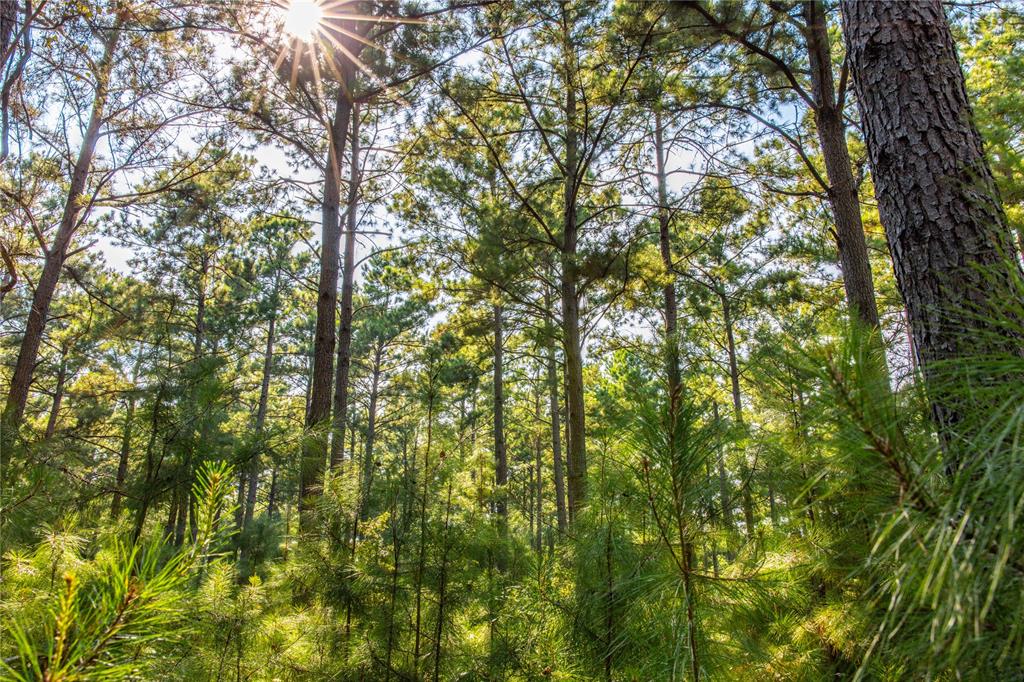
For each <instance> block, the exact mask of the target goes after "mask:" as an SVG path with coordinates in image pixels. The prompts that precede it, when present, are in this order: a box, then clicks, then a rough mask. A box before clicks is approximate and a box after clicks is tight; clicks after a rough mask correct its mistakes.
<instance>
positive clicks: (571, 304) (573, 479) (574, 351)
mask: <svg viewBox="0 0 1024 682" xmlns="http://www.w3.org/2000/svg"><path fill="white" fill-rule="evenodd" d="M570 11H571V9H570V8H569V7H568V5H566V4H565V3H563V5H562V22H563V45H562V52H563V55H564V57H565V59H564V61H565V64H564V74H563V86H564V88H565V163H564V169H565V170H564V173H565V186H564V190H563V192H564V197H563V206H562V226H563V235H562V252H561V267H562V343H563V345H564V350H565V391H566V396H565V398H566V407H567V410H566V415H565V419H566V422H567V424H566V426H567V429H568V438H567V439H566V441H567V442H566V450H567V457H568V463H569V509H568V512H569V521H570V522H571V521H573V520H574V519H575V518H576V513H577V512H578V511H579V510H580V509H581V508H582V507H583V506H584V505H585V504H586V498H587V450H586V431H585V426H586V424H585V421H586V416H585V404H584V400H583V347H582V343H581V339H580V310H579V305H580V301H579V295H578V293H577V287H578V278H579V274H578V272H577V266H576V255H577V254H576V250H577V246H578V241H579V224H578V215H577V205H576V201H577V196H578V194H579V187H578V179H579V177H578V176H579V173H580V166H581V162H580V154H579V132H578V125H577V112H576V108H577V105H576V82H575V81H576V65H575V47H573V45H572V43H571V41H570V35H569V34H570V26H571V24H572V19H571V17H570V16H569V12H570Z"/></svg>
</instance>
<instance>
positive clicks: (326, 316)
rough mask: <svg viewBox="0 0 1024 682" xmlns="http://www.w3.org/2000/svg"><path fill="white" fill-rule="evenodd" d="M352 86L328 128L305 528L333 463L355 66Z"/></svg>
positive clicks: (303, 490)
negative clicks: (343, 206) (345, 163)
mask: <svg viewBox="0 0 1024 682" xmlns="http://www.w3.org/2000/svg"><path fill="white" fill-rule="evenodd" d="M345 68H346V83H345V84H344V85H343V86H342V87H339V88H338V95H337V99H336V100H335V109H334V120H333V121H332V122H331V126H330V129H329V130H328V136H327V137H328V145H327V149H328V151H327V168H326V172H325V174H324V194H323V200H322V202H321V206H320V209H321V210H320V213H321V218H320V220H321V232H320V235H321V236H320V281H319V284H318V285H317V302H316V332H315V337H314V339H313V376H312V382H311V385H310V394H309V409H308V410H307V411H306V423H305V427H306V434H305V437H304V438H303V444H302V467H301V471H300V477H299V526H300V527H301V528H302V529H303V530H308V529H309V528H310V521H311V520H312V518H311V516H310V508H311V506H312V501H313V497H314V496H315V495H317V494H318V493H319V491H318V490H317V488H318V487H319V486H320V484H321V482H322V479H323V469H324V464H325V461H326V459H327V437H328V429H327V426H328V425H329V423H330V416H331V383H332V379H333V375H334V340H335V336H334V329H335V309H336V308H337V300H338V250H339V248H340V244H339V241H340V238H341V226H340V224H339V222H338V221H339V215H338V212H339V206H340V202H341V187H340V182H341V160H342V158H343V157H344V156H345V140H346V134H347V132H348V128H349V119H350V118H351V116H352V102H351V100H350V99H349V97H350V93H351V88H352V81H353V79H352V76H351V71H352V68H353V67H352V66H351V65H350V64H346V65H345Z"/></svg>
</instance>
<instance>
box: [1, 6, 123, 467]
mask: <svg viewBox="0 0 1024 682" xmlns="http://www.w3.org/2000/svg"><path fill="white" fill-rule="evenodd" d="M122 24H123V18H122V17H121V16H118V18H117V20H116V22H115V24H114V26H113V27H112V28H111V29H110V35H109V36H108V37H107V40H106V42H105V43H104V46H103V57H102V58H101V59H100V61H99V63H98V65H97V71H96V92H95V93H94V94H93V99H92V112H91V113H90V115H89V123H88V125H87V126H86V129H85V134H84V135H83V137H82V145H81V147H80V148H79V151H78V159H77V160H76V161H75V167H74V170H73V171H72V173H71V183H70V186H69V187H68V193H67V198H66V199H65V201H64V212H63V214H62V215H61V219H60V225H59V226H58V227H57V234H56V236H55V237H54V240H53V243H52V244H51V245H50V248H49V249H46V253H45V254H44V260H43V270H42V272H41V273H40V275H39V279H38V280H37V281H36V287H35V291H34V292H33V294H32V307H31V308H30V309H29V311H28V320H27V322H26V324H25V335H24V336H23V337H22V339H21V348H20V349H19V351H18V360H17V362H16V363H15V365H14V374H13V375H12V376H11V386H10V390H9V391H8V394H7V403H6V405H5V406H4V413H3V416H2V420H0V451H4V452H6V451H7V449H8V448H7V447H4V446H6V445H9V444H10V443H13V442H14V436H15V434H16V433H17V430H18V428H19V427H20V426H21V420H22V417H23V416H24V414H25V403H26V402H27V401H28V390H29V386H30V385H31V384H32V374H33V372H34V371H35V367H36V358H37V356H38V355H39V346H40V344H41V343H42V341H43V330H44V329H45V328H46V317H47V315H48V314H49V312H50V303H51V302H52V301H53V295H54V292H56V290H57V283H58V281H59V280H60V273H61V270H62V269H63V268H64V260H65V259H66V258H67V255H68V248H69V247H70V246H71V240H72V238H73V237H74V236H75V233H76V232H77V231H78V227H79V226H80V225H81V218H82V210H83V205H84V202H83V201H82V200H83V199H84V194H85V189H86V185H87V183H88V180H89V173H90V171H91V169H92V160H93V157H94V156H95V154H96V145H97V143H98V142H99V139H100V128H101V127H102V126H103V120H104V116H105V114H104V111H105V109H106V106H107V97H108V96H109V93H110V89H109V79H110V72H111V70H112V69H113V65H114V53H115V52H116V51H117V45H118V42H119V40H120V38H121V33H122V31H121V26H122Z"/></svg>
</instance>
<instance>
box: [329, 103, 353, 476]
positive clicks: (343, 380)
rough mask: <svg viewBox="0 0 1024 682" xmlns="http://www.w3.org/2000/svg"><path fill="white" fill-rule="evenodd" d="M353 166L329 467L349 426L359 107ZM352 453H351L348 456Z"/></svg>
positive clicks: (337, 462)
mask: <svg viewBox="0 0 1024 682" xmlns="http://www.w3.org/2000/svg"><path fill="white" fill-rule="evenodd" d="M350 155H351V157H352V166H351V171H350V174H349V180H348V208H347V209H346V212H345V260H344V264H343V266H342V276H341V321H340V323H339V325H338V373H337V377H336V379H335V383H334V429H333V436H332V438H331V467H332V468H337V467H338V466H340V465H341V460H342V456H343V450H344V448H343V447H342V444H343V442H344V438H345V429H346V428H347V427H348V388H349V386H348V383H349V372H350V370H351V366H352V294H353V290H354V289H355V272H356V227H357V225H358V222H359V221H358V217H359V216H358V208H359V207H358V202H359V106H358V105H354V106H353V107H352V139H351V151H350ZM354 456H355V453H354V452H350V453H349V457H350V458H351V457H354Z"/></svg>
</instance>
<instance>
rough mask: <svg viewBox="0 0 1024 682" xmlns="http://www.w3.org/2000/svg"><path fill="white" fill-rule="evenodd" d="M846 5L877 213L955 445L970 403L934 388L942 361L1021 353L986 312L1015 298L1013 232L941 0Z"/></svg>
mask: <svg viewBox="0 0 1024 682" xmlns="http://www.w3.org/2000/svg"><path fill="white" fill-rule="evenodd" d="M841 7H842V12H843V22H844V28H845V35H846V46H847V54H848V55H849V59H850V65H851V72H852V75H853V81H854V84H855V86H856V91H857V98H858V102H859V105H860V110H861V119H862V122H863V126H864V131H865V138H866V141H867V147H868V153H869V158H870V161H871V169H872V172H873V176H874V182H875V194H876V196H877V198H878V208H879V213H880V215H881V219H882V223H883V225H885V230H886V234H887V236H888V239H889V251H890V253H891V255H892V261H893V265H894V266H895V270H896V280H897V283H898V285H899V289H900V293H901V294H902V295H903V299H904V301H905V303H906V306H907V310H908V313H909V317H910V323H911V327H912V329H913V338H914V345H915V347H916V348H917V353H918V357H919V360H920V364H921V367H922V369H923V371H924V375H925V379H926V381H928V382H929V383H930V384H932V385H931V386H930V389H931V390H932V391H933V392H932V396H931V399H932V410H933V414H934V417H935V419H936V422H937V425H938V427H939V432H940V435H941V436H942V437H943V439H944V441H946V442H947V443H948V442H949V439H950V437H951V435H952V434H953V433H954V432H955V431H956V429H955V425H956V424H957V423H958V422H959V421H960V419H961V417H962V414H963V412H962V411H963V408H964V405H963V404H962V399H957V398H954V397H950V396H945V397H943V396H942V395H940V394H938V393H935V392H934V389H935V387H936V382H935V381H934V379H935V378H936V372H937V371H938V370H940V369H941V363H944V362H946V363H949V362H952V361H959V360H962V359H964V358H968V357H970V356H972V355H978V354H988V353H1013V354H1018V353H1019V352H1020V339H1019V338H1018V337H1017V334H1016V332H1013V331H1010V330H1007V328H1005V327H999V326H998V325H997V324H994V323H991V322H989V320H988V319H987V318H988V317H989V316H993V315H995V316H999V315H1000V313H999V312H998V311H996V310H995V308H996V307H998V306H999V305H1001V304H1003V303H1005V302H1007V301H1012V300H1014V299H1015V298H1016V297H1017V290H1016V289H1014V284H1013V279H1014V278H1019V277H1020V275H1021V272H1020V266H1019V263H1018V261H1017V259H1016V257H1015V251H1014V245H1013V237H1012V234H1011V232H1010V229H1009V227H1008V225H1007V222H1006V215H1005V213H1004V212H1003V208H1002V204H1001V202H1000V200H999V197H998V193H997V191H996V187H995V183H994V181H993V178H992V173H991V170H990V169H989V165H988V162H987V160H986V158H985V154H984V151H983V149H982V143H981V136H980V135H979V134H978V129H977V127H976V126H975V124H974V120H973V115H972V112H971V108H970V105H969V103H968V99H967V90H966V87H965V84H964V75H963V72H962V70H961V68H960V63H959V60H958V57H957V53H956V48H955V46H954V43H953V36H952V34H951V32H950V28H949V24H948V22H947V20H946V16H945V14H944V12H943V7H942V3H941V2H940V0H918V1H915V2H867V1H865V0H844V1H843V2H842V4H841Z"/></svg>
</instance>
